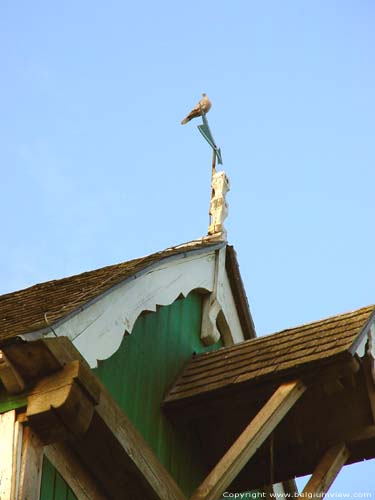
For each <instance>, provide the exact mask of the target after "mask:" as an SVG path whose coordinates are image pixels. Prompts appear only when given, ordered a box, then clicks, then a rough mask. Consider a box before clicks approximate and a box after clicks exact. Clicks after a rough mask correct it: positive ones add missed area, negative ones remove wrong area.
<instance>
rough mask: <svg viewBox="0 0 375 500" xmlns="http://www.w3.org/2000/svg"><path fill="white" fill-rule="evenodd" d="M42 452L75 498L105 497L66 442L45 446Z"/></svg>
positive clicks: (98, 499)
mask: <svg viewBox="0 0 375 500" xmlns="http://www.w3.org/2000/svg"><path fill="white" fill-rule="evenodd" d="M44 453H45V456H46V457H47V458H48V460H49V461H50V462H51V463H52V464H53V466H54V467H55V468H56V469H57V470H58V471H59V473H60V474H61V476H62V477H63V478H64V479H65V481H66V482H67V484H68V485H69V488H70V489H71V490H72V491H73V493H74V494H75V495H76V497H77V498H79V499H80V500H105V499H106V497H105V495H104V493H103V491H102V490H101V489H100V488H99V485H98V484H97V482H96V481H95V479H94V478H93V477H92V475H91V474H90V473H89V471H88V470H87V468H86V467H85V466H84V464H83V463H82V461H81V460H80V459H79V457H78V456H77V455H76V454H75V453H74V452H73V450H72V449H71V448H70V447H69V446H68V445H67V444H66V443H55V444H53V445H49V446H46V447H45V449H44Z"/></svg>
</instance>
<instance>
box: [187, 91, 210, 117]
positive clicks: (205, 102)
mask: <svg viewBox="0 0 375 500" xmlns="http://www.w3.org/2000/svg"><path fill="white" fill-rule="evenodd" d="M210 109H211V101H210V100H209V98H208V97H207V95H206V94H205V93H204V92H203V94H202V99H201V100H200V101H199V102H198V104H197V105H196V106H195V107H194V108H193V109H192V110H191V111H190V113H189V114H188V115H187V117H186V118H184V119H183V120H182V122H181V125H185V123H187V122H189V121H190V120H192V119H193V118H197V117H198V116H202V111H203V113H205V114H206V113H208V112H209V111H210Z"/></svg>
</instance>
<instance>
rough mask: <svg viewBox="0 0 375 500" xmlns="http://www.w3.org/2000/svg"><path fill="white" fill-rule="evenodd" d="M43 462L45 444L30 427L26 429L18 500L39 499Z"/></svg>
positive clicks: (23, 436) (23, 437)
mask: <svg viewBox="0 0 375 500" xmlns="http://www.w3.org/2000/svg"><path fill="white" fill-rule="evenodd" d="M42 462H43V443H42V442H41V441H40V439H39V438H38V436H37V435H36V434H35V433H34V432H33V431H32V429H30V427H24V429H23V435H22V451H21V467H20V477H19V486H18V497H17V500H31V499H32V498H37V497H36V495H37V494H38V492H39V490H40V481H41V477H42ZM13 498H14V497H13Z"/></svg>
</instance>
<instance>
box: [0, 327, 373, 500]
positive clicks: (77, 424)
mask: <svg viewBox="0 0 375 500" xmlns="http://www.w3.org/2000/svg"><path fill="white" fill-rule="evenodd" d="M2 352H3V354H4V356H5V357H6V358H7V359H8V360H11V361H10V362H11V365H12V367H13V369H14V370H15V371H16V373H17V377H19V378H20V379H21V380H22V381H23V384H22V386H24V387H26V391H24V392H23V396H24V397H26V398H27V404H26V406H25V407H23V408H20V409H19V410H18V411H17V412H16V411H15V410H12V411H10V412H8V413H5V414H3V415H2V416H1V420H0V423H1V425H2V428H3V426H4V428H5V429H8V431H9V432H3V433H2V434H1V436H2V442H1V445H2V449H7V450H9V451H8V453H9V460H6V461H5V462H4V463H5V465H2V467H3V470H1V473H2V477H3V478H6V480H5V481H3V482H2V485H1V487H2V490H1V493H2V497H1V498H2V499H4V500H8V499H9V500H13V499H17V500H26V499H27V498H34V497H35V492H36V491H38V489H39V487H40V478H41V469H42V460H43V456H44V455H45V456H46V457H47V458H48V459H49V460H50V461H51V462H52V464H53V465H55V466H56V468H57V470H58V471H59V472H60V474H61V475H62V476H63V477H64V479H65V480H66V481H67V483H68V484H69V486H70V488H71V489H72V490H73V491H74V493H75V494H76V496H77V498H79V499H86V500H88V499H94V500H96V499H98V500H104V499H105V498H111V499H126V498H129V499H135V500H138V499H139V500H141V499H143V500H147V499H159V500H186V499H185V497H184V495H183V494H182V493H181V491H180V489H179V487H178V486H177V484H176V483H175V481H174V480H173V478H172V477H171V476H170V475H169V473H168V472H167V471H166V470H165V469H164V467H163V466H162V465H161V464H160V463H159V461H158V459H157V458H156V457H155V455H154V454H153V452H152V451H151V450H150V449H149V447H148V445H147V444H146V443H145V442H144V440H143V438H142V437H141V436H140V435H139V433H138V432H137V430H136V429H135V428H134V426H133V425H132V423H131V422H130V421H129V419H128V418H127V417H126V415H125V414H124V413H123V412H122V411H121V410H120V408H119V407H118V406H117V405H116V403H115V402H114V401H113V400H112V398H111V397H110V395H109V394H108V392H107V390H106V389H105V388H104V386H103V385H102V383H101V382H100V381H99V380H98V378H97V377H96V376H95V374H93V372H92V371H91V370H90V368H89V367H88V365H87V363H86V362H85V361H84V360H83V359H82V357H81V355H80V354H79V352H78V351H77V350H76V349H75V348H74V346H73V345H72V343H71V342H70V341H69V340H68V339H67V338H64V337H59V338H55V339H44V340H37V341H32V342H18V341H17V342H15V343H9V344H8V345H6V346H3V348H2ZM366 359H368V358H366ZM36 360H38V363H35V361H36ZM7 376H9V372H8V373H7ZM370 389H371V391H372V392H371V398H372V400H373V395H374V383H373V381H372V383H371V384H370ZM311 390H313V385H312V384H311V382H310V384H309V385H306V382H302V380H298V379H296V380H289V381H286V382H283V383H281V384H280V385H279V386H278V387H277V388H276V390H275V391H274V392H273V394H272V395H271V396H270V397H269V398H267V400H266V401H265V402H264V404H262V405H261V407H260V409H259V411H258V412H257V413H256V414H255V416H254V417H252V418H250V420H249V421H248V422H247V424H246V426H245V428H244V429H243V430H242V432H241V433H240V435H239V436H237V437H236V438H235V439H234V440H233V441H232V443H231V444H230V446H229V448H228V449H227V451H226V452H225V453H224V454H223V455H222V456H221V457H220V458H219V460H218V461H217V463H216V464H214V465H213V466H212V467H211V470H210V471H209V473H208V475H207V477H206V479H204V481H203V482H202V483H201V485H200V486H199V487H198V488H197V489H196V491H195V492H194V493H193V495H192V496H191V500H218V499H219V498H220V497H221V495H222V493H223V492H224V491H226V490H227V489H228V488H231V490H232V491H233V487H234V486H235V485H236V481H238V477H240V476H241V471H242V470H243V469H244V468H247V467H248V465H249V464H250V465H251V463H252V457H254V456H256V454H257V453H258V452H259V450H260V449H261V448H262V446H265V445H267V443H270V439H271V438H273V436H274V433H275V432H277V429H278V428H279V426H280V425H282V423H283V421H285V419H286V418H287V416H288V415H289V414H290V412H291V410H293V408H294V407H295V406H296V405H297V403H301V402H302V401H303V399H304V398H303V396H305V395H306V393H307V392H309V391H311ZM369 394H370V393H369ZM361 432H362V436H361V435H359V434H358V433H356V434H353V435H352V437H351V439H350V436H347V439H346V440H343V441H341V442H338V443H337V444H334V445H332V446H330V447H328V448H327V449H326V452H325V453H324V454H323V455H322V456H321V458H320V460H318V462H317V463H316V468H315V471H313V475H312V478H311V480H310V481H309V483H308V484H307V485H306V488H305V490H304V492H303V493H305V494H307V493H309V495H310V496H311V497H312V498H314V494H315V495H316V497H317V498H318V497H319V495H320V498H321V496H322V493H324V492H326V491H327V490H328V488H329V486H330V485H331V484H332V482H333V480H334V478H335V477H336V475H337V474H338V472H339V471H340V469H341V467H342V466H343V465H344V464H345V463H347V462H348V459H349V457H350V454H351V453H352V451H353V446H354V448H355V443H356V442H357V444H358V440H359V441H361V442H362V443H363V442H367V444H368V443H372V445H371V446H372V448H371V449H372V450H374V447H373V443H374V442H375V422H374V423H373V425H370V426H368V427H367V428H365V429H362V430H361ZM7 439H8V442H6V440H7ZM353 443H354V444H353ZM6 467H8V470H6ZM208 470H209V469H208ZM239 484H240V483H239ZM234 491H244V490H234Z"/></svg>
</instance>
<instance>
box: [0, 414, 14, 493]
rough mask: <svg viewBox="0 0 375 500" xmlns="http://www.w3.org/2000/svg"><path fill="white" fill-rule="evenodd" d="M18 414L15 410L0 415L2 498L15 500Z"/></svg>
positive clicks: (0, 486)
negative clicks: (14, 466) (15, 441)
mask: <svg viewBox="0 0 375 500" xmlns="http://www.w3.org/2000/svg"><path fill="white" fill-rule="evenodd" d="M15 420H16V412H15V411H14V410H12V411H9V412H7V413H3V414H2V415H0V450H1V460H0V498H1V500H13V495H12V475H13V456H14V451H13V446H14V427H15Z"/></svg>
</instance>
